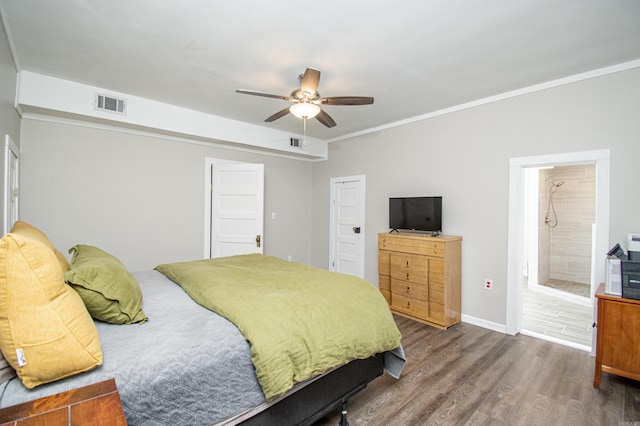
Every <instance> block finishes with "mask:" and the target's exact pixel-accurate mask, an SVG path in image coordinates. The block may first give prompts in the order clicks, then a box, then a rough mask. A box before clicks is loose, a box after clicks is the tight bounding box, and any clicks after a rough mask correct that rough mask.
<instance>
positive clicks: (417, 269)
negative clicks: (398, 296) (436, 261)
mask: <svg viewBox="0 0 640 426" xmlns="http://www.w3.org/2000/svg"><path fill="white" fill-rule="evenodd" d="M390 263H391V277H393V278H397V279H399V280H404V281H411V282H416V283H423V284H427V283H428V282H429V274H428V272H429V259H428V258H427V257H425V256H419V255H415V254H405V253H391V256H390Z"/></svg>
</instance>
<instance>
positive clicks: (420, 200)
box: [389, 197, 442, 233]
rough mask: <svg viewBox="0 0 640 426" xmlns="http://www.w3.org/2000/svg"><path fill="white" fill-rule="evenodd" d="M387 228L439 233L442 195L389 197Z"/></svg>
mask: <svg viewBox="0 0 640 426" xmlns="http://www.w3.org/2000/svg"><path fill="white" fill-rule="evenodd" d="M389 228H391V230H411V231H425V232H432V233H439V232H440V231H442V197H397V198H389Z"/></svg>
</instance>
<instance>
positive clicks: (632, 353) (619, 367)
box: [593, 284, 640, 387]
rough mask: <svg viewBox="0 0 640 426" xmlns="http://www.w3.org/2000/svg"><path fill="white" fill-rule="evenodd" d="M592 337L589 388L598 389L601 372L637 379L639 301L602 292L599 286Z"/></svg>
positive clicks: (639, 363) (639, 377)
mask: <svg viewBox="0 0 640 426" xmlns="http://www.w3.org/2000/svg"><path fill="white" fill-rule="evenodd" d="M596 297H597V298H598V323H597V325H598V327H597V338H596V371H595V375H594V378H593V386H595V387H598V386H600V378H601V377H602V372H603V371H604V372H606V373H611V374H616V375H618V376H623V377H627V378H629V379H634V380H640V300H634V299H625V298H622V297H619V296H612V295H610V294H606V293H604V285H603V284H600V287H599V288H598V291H597V292H596Z"/></svg>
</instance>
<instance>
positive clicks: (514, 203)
mask: <svg viewBox="0 0 640 426" xmlns="http://www.w3.org/2000/svg"><path fill="white" fill-rule="evenodd" d="M610 156H611V153H610V150H609V149H602V150H595V151H583V152H573V153H563V154H550V155H540V156H532V157H520V158H512V159H511V160H510V162H509V166H510V168H509V236H508V245H507V251H508V255H507V256H508V260H507V306H506V308H507V309H506V332H507V334H512V335H515V334H517V333H519V332H520V331H521V330H522V284H523V281H522V280H523V274H522V271H524V242H523V241H522V234H523V229H522V215H523V212H522V209H523V197H524V194H523V180H524V173H523V170H524V168H526V167H538V166H551V165H570V164H587V163H594V162H595V164H596V223H597V225H598V226H597V229H596V233H595V234H596V242H595V247H596V250H595V251H596V253H600V254H601V255H602V259H604V256H605V253H606V252H607V250H608V247H607V245H608V244H609V191H610ZM594 266H595V268H594V269H595V271H594V278H593V279H594V280H596V282H603V281H604V272H605V271H604V269H605V263H604V261H602V262H595V265H594Z"/></svg>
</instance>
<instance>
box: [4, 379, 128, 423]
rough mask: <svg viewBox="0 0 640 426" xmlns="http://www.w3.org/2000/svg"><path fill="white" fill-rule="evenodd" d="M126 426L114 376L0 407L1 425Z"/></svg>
mask: <svg viewBox="0 0 640 426" xmlns="http://www.w3.org/2000/svg"><path fill="white" fill-rule="evenodd" d="M8 425H14V426H23V425H24V426H34V425H43V426H44V425H46V426H58V425H59V426H68V425H92V426H99V425H104V426H126V425H127V421H126V419H125V416H124V411H123V410H122V405H121V403H120V395H119V394H118V388H117V387H116V382H115V380H113V379H110V380H107V381H104V382H100V383H95V384H93V385H89V386H85V387H82V388H78V389H73V390H70V391H67V392H62V393H59V394H56V395H51V396H48V397H45V398H40V399H36V400H35V401H30V402H25V403H24V404H18V405H14V406H12V407H7V408H3V409H1V410H0V426H8Z"/></svg>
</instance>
